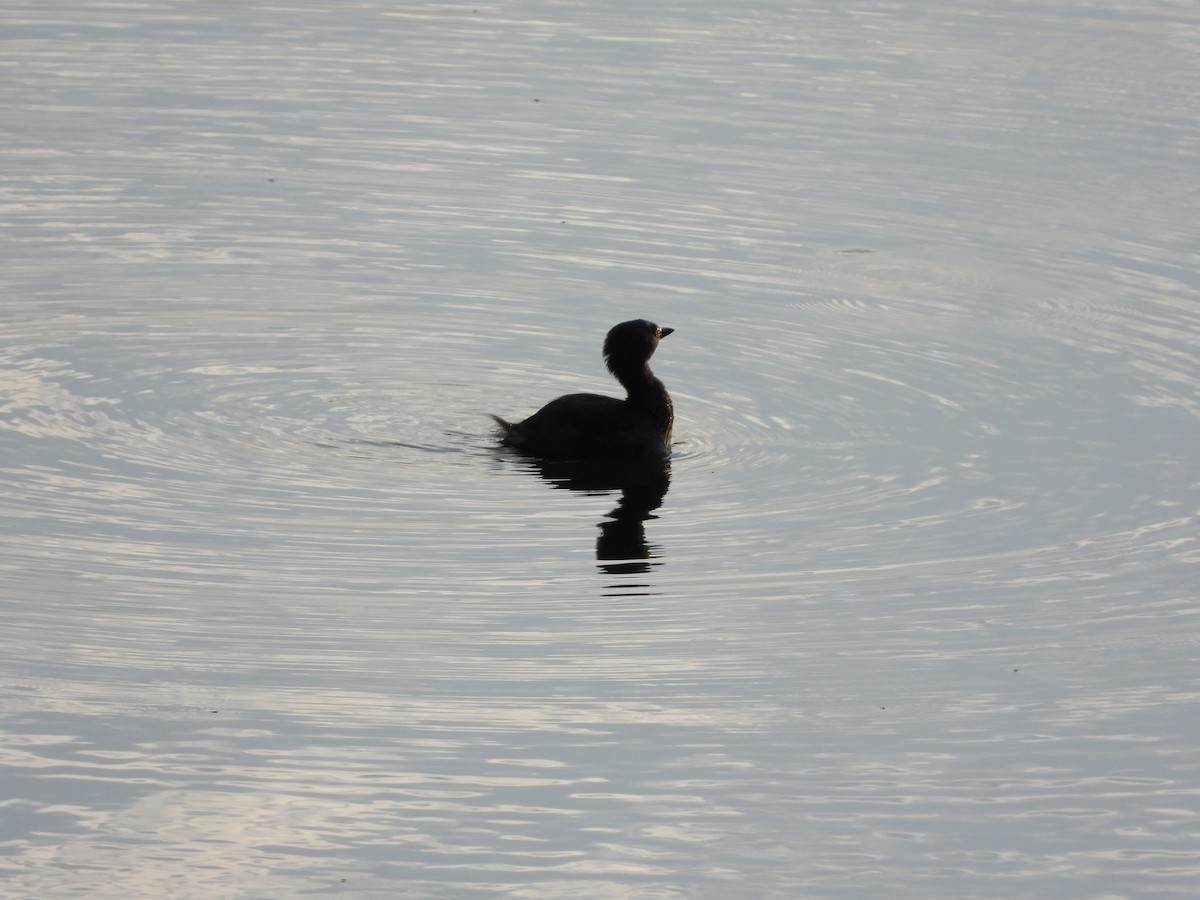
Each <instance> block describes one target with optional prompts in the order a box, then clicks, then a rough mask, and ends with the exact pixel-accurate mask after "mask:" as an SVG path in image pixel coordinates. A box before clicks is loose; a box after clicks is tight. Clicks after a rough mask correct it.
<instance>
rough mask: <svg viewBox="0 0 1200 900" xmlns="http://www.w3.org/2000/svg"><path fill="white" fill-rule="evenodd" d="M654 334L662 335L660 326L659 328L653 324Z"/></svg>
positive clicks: (659, 336)
mask: <svg viewBox="0 0 1200 900" xmlns="http://www.w3.org/2000/svg"><path fill="white" fill-rule="evenodd" d="M654 336H655V337H656V338H661V337H662V329H661V328H659V327H658V326H657V325H655V326H654Z"/></svg>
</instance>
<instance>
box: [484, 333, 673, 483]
mask: <svg viewBox="0 0 1200 900" xmlns="http://www.w3.org/2000/svg"><path fill="white" fill-rule="evenodd" d="M674 330H675V329H673V328H660V327H659V326H658V325H655V324H654V323H653V322H647V321H646V320H645V319H634V320H633V321H631V322H622V323H621V324H620V325H616V326H614V327H613V328H612V329H611V330H610V331H609V332H608V336H607V337H605V339H604V362H605V365H607V366H608V371H610V372H611V373H612V374H613V377H614V378H616V379H617V381H619V382H621V386H622V387H623V388H625V393H626V397H625V399H624V400H619V399H617V398H616V397H604V396H602V395H600V394H567V395H565V396H563V397H559V398H558V399H556V400H551V401H550V402H549V403H547V404H546V405H545V406H543V407H542V408H541V409H539V410H538V411H537V412H535V413H534V414H533V415H532V416H530V417H529V418H528V419H526V420H525V421H524V422H516V423H512V422H506V421H505V420H504V419H501V418H500V417H499V416H492V418H493V419H495V420H496V423H497V424H498V425H499V426H500V428H501V431H502V435H501V438H500V443H501V444H503V445H504V446H506V447H512V448H514V449H516V450H520V451H521V452H522V453H526V454H528V455H530V456H538V457H542V458H545V459H587V460H597V459H601V460H605V459H607V460H634V459H665V458H666V457H668V456H670V454H671V427H672V425H673V424H674V422H675V411H674V408H673V407H672V406H671V395H670V394H668V393H667V389H666V388H665V387H663V383H662V382H661V381H659V380H658V379H657V378H655V377H654V373H653V372H651V371H650V357H651V356H653V355H654V351H655V349H656V348H657V347H658V342H659V341H660V340H661V339H662V338H665V337H666V336H667V335H668V334H670V333H671V332H673V331H674Z"/></svg>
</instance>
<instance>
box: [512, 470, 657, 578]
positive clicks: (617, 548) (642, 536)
mask: <svg viewBox="0 0 1200 900" xmlns="http://www.w3.org/2000/svg"><path fill="white" fill-rule="evenodd" d="M528 463H529V466H530V468H531V469H532V470H533V471H535V472H537V473H538V474H539V475H540V476H541V477H542V478H543V479H544V480H545V481H546V482H547V483H548V484H550V485H552V486H553V487H555V488H562V489H564V490H568V491H578V492H580V493H584V494H596V493H615V492H616V491H620V492H621V496H620V499H619V500H618V501H617V505H616V507H615V508H614V509H613V510H612V511H611V512H609V513H608V515H607V516H605V518H604V519H603V520H602V521H601V522H600V523H599V528H600V535H599V537H597V538H596V561H597V563H598V564H599V567H600V569H601V570H602V571H604V572H606V573H608V574H610V575H638V574H645V573H648V572H649V571H650V569H651V567H653V566H655V565H658V563H655V562H653V560H654V559H656V558H658V557H660V556H661V555H662V554H661V549H660V548H659V547H657V546H655V545H653V544H650V543H647V541H646V526H645V523H646V520H647V519H653V518H655V516H654V515H653V513H654V510H656V509H658V508H659V507H660V506H662V502H663V498H664V497H665V496H666V494H667V488H668V487H670V484H671V463H670V461H668V460H653V461H649V460H636V461H624V462H612V461H593V460H587V461H582V460H571V461H564V460H548V459H528ZM621 587H622V590H623V591H625V592H627V591H628V590H629V589H630V588H636V587H648V585H631V584H628V583H624V584H622V586H621Z"/></svg>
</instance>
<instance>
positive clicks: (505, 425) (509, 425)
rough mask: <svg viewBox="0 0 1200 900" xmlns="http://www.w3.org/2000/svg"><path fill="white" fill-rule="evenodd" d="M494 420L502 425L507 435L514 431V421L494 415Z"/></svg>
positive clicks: (502, 429)
mask: <svg viewBox="0 0 1200 900" xmlns="http://www.w3.org/2000/svg"><path fill="white" fill-rule="evenodd" d="M492 419H493V421H495V423H496V424H497V425H499V426H500V430H501V431H503V432H504V434H505V435H506V436H507V435H508V433H509V432H510V431H512V422H506V421H504V420H503V419H502V418H500V417H499V416H492Z"/></svg>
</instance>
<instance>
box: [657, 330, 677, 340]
mask: <svg viewBox="0 0 1200 900" xmlns="http://www.w3.org/2000/svg"><path fill="white" fill-rule="evenodd" d="M674 330H675V329H674V328H660V329H659V334H658V336H659V337H660V338H665V337H666V336H667V335H668V334H670V333H671V332H672V331H674Z"/></svg>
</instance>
